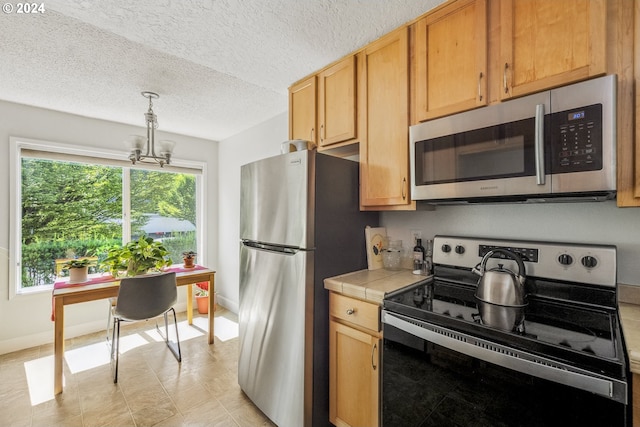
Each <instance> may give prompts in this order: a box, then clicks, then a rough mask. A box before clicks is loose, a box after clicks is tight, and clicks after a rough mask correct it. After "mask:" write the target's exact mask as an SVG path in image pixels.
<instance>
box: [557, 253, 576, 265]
mask: <svg viewBox="0 0 640 427" xmlns="http://www.w3.org/2000/svg"><path fill="white" fill-rule="evenodd" d="M558 262H559V263H560V264H562V265H571V264H573V257H572V256H571V255H569V254H562V255H560V256H559V257H558Z"/></svg>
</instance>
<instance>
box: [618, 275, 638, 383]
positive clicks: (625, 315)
mask: <svg viewBox="0 0 640 427" xmlns="http://www.w3.org/2000/svg"><path fill="white" fill-rule="evenodd" d="M618 307H619V308H620V323H621V324H622V333H623V334H624V340H625V343H626V344H627V353H628V357H629V365H630V369H631V372H633V373H634V374H640V286H633V285H623V284H618Z"/></svg>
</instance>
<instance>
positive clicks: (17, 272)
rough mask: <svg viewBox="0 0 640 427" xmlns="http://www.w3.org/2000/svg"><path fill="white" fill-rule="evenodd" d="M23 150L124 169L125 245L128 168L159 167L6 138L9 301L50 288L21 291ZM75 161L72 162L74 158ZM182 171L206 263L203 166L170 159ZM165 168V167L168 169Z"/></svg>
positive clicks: (127, 235) (115, 154)
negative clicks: (192, 196)
mask: <svg viewBox="0 0 640 427" xmlns="http://www.w3.org/2000/svg"><path fill="white" fill-rule="evenodd" d="M23 150H36V151H42V152H47V153H55V154H56V155H59V156H61V157H62V159H61V160H64V157H68V158H69V160H70V161H71V160H77V159H78V157H84V158H95V159H97V160H100V159H102V160H104V161H105V163H107V164H111V165H114V166H119V167H122V168H124V169H127V170H128V172H127V173H125V174H123V182H122V185H123V189H122V219H123V225H122V227H123V228H122V238H123V241H124V242H125V243H126V242H128V241H129V240H131V226H130V218H131V215H130V209H131V204H130V173H129V172H130V171H131V170H132V169H148V170H157V169H160V166H159V165H149V164H136V165H132V164H131V162H130V161H129V160H128V159H127V156H126V153H123V152H122V151H116V150H109V149H104V148H99V147H98V148H97V147H86V146H81V145H76V144H68V143H61V142H53V141H44V140H36V139H30V138H21V137H15V136H10V137H9V286H8V288H9V295H8V297H9V299H13V298H16V297H20V296H25V295H31V294H37V293H42V292H51V290H52V288H53V285H46V286H36V287H34V288H35V289H31V288H22V285H21V283H20V278H21V277H22V274H21V263H22V244H21V242H22V213H21V212H22V157H23V156H22V152H23ZM74 158H75V159H74ZM173 167H175V169H184V170H182V171H180V170H176V172H183V173H193V174H194V175H195V177H196V224H195V226H196V233H197V237H196V239H197V242H198V248H197V249H196V251H197V253H198V254H200V259H202V260H206V259H207V254H206V245H205V244H204V241H205V236H206V235H207V221H206V216H205V215H204V207H205V206H206V203H207V200H206V194H207V191H206V182H207V179H206V176H207V164H206V163H205V162H201V161H192V160H183V159H179V158H173V157H172V158H171V168H172V169H173ZM168 169H169V168H168Z"/></svg>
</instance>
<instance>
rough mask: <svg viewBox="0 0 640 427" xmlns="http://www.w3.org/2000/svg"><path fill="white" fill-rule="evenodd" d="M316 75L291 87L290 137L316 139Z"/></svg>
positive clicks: (313, 140)
mask: <svg viewBox="0 0 640 427" xmlns="http://www.w3.org/2000/svg"><path fill="white" fill-rule="evenodd" d="M316 137H317V136H316V77H315V76H312V77H309V78H308V79H306V80H303V81H301V82H299V83H296V84H294V85H293V86H291V87H290V88H289V138H290V139H304V140H307V141H311V142H313V143H316V144H317V141H316Z"/></svg>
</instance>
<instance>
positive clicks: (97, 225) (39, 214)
mask: <svg viewBox="0 0 640 427" xmlns="http://www.w3.org/2000/svg"><path fill="white" fill-rule="evenodd" d="M11 146H12V156H13V159H14V162H13V163H14V164H13V165H12V168H13V169H14V170H12V178H13V183H12V191H15V194H14V195H13V197H12V201H13V204H14V206H13V208H12V217H13V218H12V234H13V235H12V244H13V247H12V249H11V253H12V254H13V255H14V256H15V260H16V262H15V264H14V265H15V268H14V269H12V270H14V271H12V273H13V279H14V280H13V282H12V283H15V284H16V286H15V287H14V288H15V289H14V291H13V292H11V293H12V294H15V293H27V292H33V291H35V290H43V289H50V288H51V285H52V284H53V282H54V281H55V279H56V277H57V276H61V275H65V274H66V271H63V270H62V268H61V266H62V264H63V263H64V261H65V260H67V259H69V258H83V257H89V258H91V259H92V260H93V261H94V262H93V263H92V266H91V267H90V272H97V271H100V261H101V260H102V259H104V257H105V256H106V252H107V250H108V249H109V248H110V247H112V246H114V245H120V244H122V243H126V242H128V241H130V240H131V239H136V238H138V237H139V236H140V235H146V236H150V237H152V238H153V239H155V240H159V241H162V242H163V244H164V245H165V247H166V248H167V249H168V250H169V252H170V254H171V258H172V260H173V261H174V262H175V263H180V262H181V260H182V256H181V254H182V252H183V251H187V250H194V251H197V252H199V253H200V254H201V255H202V251H201V250H199V244H200V242H202V238H201V235H202V231H201V230H202V226H199V225H200V224H199V217H200V215H198V212H199V208H200V206H202V205H203V203H202V196H201V194H202V189H201V187H202V184H201V182H202V179H201V174H202V170H203V167H202V165H200V166H199V167H197V165H195V166H194V165H191V167H184V166H179V167H175V166H173V165H172V166H169V167H168V166H165V167H164V168H160V167H159V166H158V165H154V166H151V167H149V166H147V168H145V166H144V165H136V166H135V167H133V166H132V165H131V164H130V163H129V162H127V161H125V160H123V157H125V156H124V155H123V153H122V152H120V153H111V152H98V153H96V152H91V153H89V152H88V151H86V149H83V148H81V147H72V146H63V145H61V144H52V143H43V142H37V141H24V140H18V139H14V138H12V140H11Z"/></svg>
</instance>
